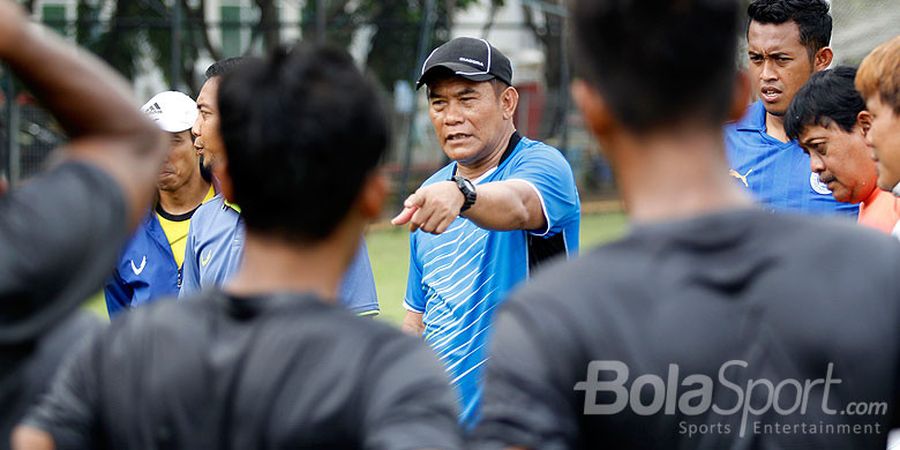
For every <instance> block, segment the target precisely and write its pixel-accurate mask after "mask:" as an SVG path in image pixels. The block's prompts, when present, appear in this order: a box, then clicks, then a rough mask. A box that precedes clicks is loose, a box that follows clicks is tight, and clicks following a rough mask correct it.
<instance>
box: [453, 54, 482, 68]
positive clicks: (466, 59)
mask: <svg viewBox="0 0 900 450" xmlns="http://www.w3.org/2000/svg"><path fill="white" fill-rule="evenodd" d="M459 60H460V61H462V62H467V63H470V64H475V65H479V66H481V67H484V63H483V62H481V61H475V60H474V59H469V58H466V57H462V56H461V57H460V58H459Z"/></svg>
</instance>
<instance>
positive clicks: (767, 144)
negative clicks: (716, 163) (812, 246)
mask: <svg viewBox="0 0 900 450" xmlns="http://www.w3.org/2000/svg"><path fill="white" fill-rule="evenodd" d="M747 11H748V15H749V16H750V23H749V25H748V28H747V47H748V50H747V52H748V55H749V59H750V67H749V72H750V79H751V82H752V83H753V91H754V92H755V93H756V94H757V95H758V96H759V100H758V101H757V102H755V103H753V104H752V105H751V106H750V108H749V109H748V110H747V113H746V114H745V115H744V117H743V118H742V119H741V120H739V121H737V122H736V123H733V124H730V125H728V126H726V127H725V145H726V151H727V155H728V160H729V163H730V165H731V170H730V171H729V173H730V174H731V176H732V177H734V178H735V179H736V180H737V182H738V183H739V184H740V185H741V186H743V187H745V188H747V189H749V190H750V191H751V192H752V193H753V194H754V196H755V197H756V199H757V200H758V201H759V202H760V203H762V204H763V205H765V206H766V207H767V208H769V209H771V210H790V211H796V212H801V213H808V214H845V215H848V216H852V217H854V218H855V217H856V216H857V214H858V211H859V208H858V207H857V206H856V205H852V204H846V203H840V202H838V201H836V200H834V198H833V197H832V196H831V191H829V190H828V187H827V186H825V185H824V184H823V183H822V182H821V181H819V177H818V175H816V174H815V173H812V172H811V171H810V169H809V156H807V155H806V154H805V153H804V152H803V150H802V149H801V148H800V146H799V145H797V141H794V140H791V139H789V138H788V137H787V134H785V131H784V114H785V113H786V112H787V109H788V106H789V105H790V103H791V100H792V99H793V98H794V95H795V94H796V93H797V91H798V90H799V89H800V87H801V86H803V84H804V83H806V80H808V79H809V77H810V75H812V74H813V73H814V72H817V71H820V70H824V69H826V68H827V67H828V66H829V65H830V64H831V60H832V58H833V56H834V54H833V52H832V50H831V48H829V47H828V43H829V41H830V40H831V16H830V15H829V14H828V3H826V2H825V1H824V0H756V1H754V2H752V3H751V4H750V6H749V7H748V10H747Z"/></svg>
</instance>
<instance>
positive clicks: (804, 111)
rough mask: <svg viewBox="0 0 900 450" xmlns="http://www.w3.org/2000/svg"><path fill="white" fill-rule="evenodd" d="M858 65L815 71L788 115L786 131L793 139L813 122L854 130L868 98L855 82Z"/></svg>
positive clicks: (798, 136)
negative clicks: (860, 92) (855, 66)
mask: <svg viewBox="0 0 900 450" xmlns="http://www.w3.org/2000/svg"><path fill="white" fill-rule="evenodd" d="M855 78H856V68H853V67H848V66H839V67H835V68H834V69H829V70H823V71H821V72H816V73H814V74H813V75H812V76H811V77H810V78H809V81H807V82H806V84H804V85H803V87H802V88H800V90H799V91H797V95H795V96H794V99H793V100H792V101H791V106H789V107H788V110H787V114H785V119H784V131H785V132H786V133H787V135H788V137H790V138H791V139H799V138H800V133H802V132H803V130H804V129H805V128H806V127H808V126H810V125H821V126H823V127H827V126H828V125H829V124H831V123H835V124H837V125H838V126H839V127H841V129H842V130H844V131H846V132H848V133H849V132H850V131H852V130H853V127H854V126H856V116H857V115H859V113H860V111H862V110H864V109H866V102H865V100H863V98H862V96H861V95H860V94H859V92H858V91H857V90H856V86H855V85H854V84H853V82H854V80H855Z"/></svg>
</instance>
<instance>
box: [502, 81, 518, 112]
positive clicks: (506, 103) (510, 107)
mask: <svg viewBox="0 0 900 450" xmlns="http://www.w3.org/2000/svg"><path fill="white" fill-rule="evenodd" d="M518 105H519V91H517V90H516V88H514V87H512V86H509V87H507V88H506V89H504V90H503V93H502V94H500V107H501V108H502V109H503V120H510V119H512V118H513V116H514V115H515V114H516V107H517V106H518Z"/></svg>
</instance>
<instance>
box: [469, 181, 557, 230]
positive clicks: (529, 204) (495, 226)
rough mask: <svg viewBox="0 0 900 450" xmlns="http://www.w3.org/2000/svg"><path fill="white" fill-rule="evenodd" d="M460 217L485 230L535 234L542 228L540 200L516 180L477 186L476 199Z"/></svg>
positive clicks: (543, 221)
mask: <svg viewBox="0 0 900 450" xmlns="http://www.w3.org/2000/svg"><path fill="white" fill-rule="evenodd" d="M462 215H463V216H464V217H466V218H468V219H469V220H471V221H472V222H475V224H477V225H478V226H479V227H481V228H484V229H488V230H500V231H505V230H537V229H540V228H543V227H545V226H546V219H545V217H544V211H543V207H542V206H541V200H540V197H538V195H537V193H536V192H535V191H534V189H533V188H532V187H531V186H530V185H528V183H526V182H524V181H518V180H509V181H498V182H494V183H487V184H483V185H480V186H478V199H477V200H476V201H475V204H474V205H473V206H472V207H471V208H470V209H469V210H468V211H466V212H464V213H463V214H462Z"/></svg>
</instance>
